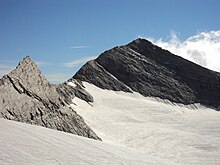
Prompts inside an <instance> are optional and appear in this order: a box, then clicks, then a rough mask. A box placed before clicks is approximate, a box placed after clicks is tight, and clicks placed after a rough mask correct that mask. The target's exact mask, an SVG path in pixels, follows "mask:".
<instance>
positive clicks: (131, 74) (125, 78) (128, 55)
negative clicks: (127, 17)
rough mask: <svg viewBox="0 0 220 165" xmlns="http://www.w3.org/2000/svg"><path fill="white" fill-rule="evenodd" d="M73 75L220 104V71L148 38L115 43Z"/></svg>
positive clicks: (105, 84) (111, 86)
mask: <svg viewBox="0 0 220 165" xmlns="http://www.w3.org/2000/svg"><path fill="white" fill-rule="evenodd" d="M73 78H74V79H79V80H82V81H87V82H90V83H92V84H94V85H96V86H98V87H101V88H103V89H111V90H116V91H119V90H121V91H125V92H131V91H132V90H133V91H136V92H139V93H141V94H142V95H144V96H152V97H159V98H161V99H168V100H170V101H172V102H175V103H183V104H192V103H202V104H204V105H208V106H214V107H218V106H219V105H220V74H219V73H217V72H214V71H211V70H209V69H206V68H204V67H201V66H199V65H197V64H195V63H193V62H190V61H188V60H185V59H183V58H181V57H179V56H176V55H174V54H172V53H170V52H169V51H167V50H164V49H162V48H160V47H157V46H156V45H153V44H152V43H150V42H149V41H147V40H145V39H136V40H134V41H132V42H131V43H129V44H128V45H125V46H120V47H115V48H113V49H110V50H108V51H106V52H104V53H102V54H101V55H100V56H99V57H98V58H97V59H95V60H92V61H90V62H88V63H86V64H85V65H84V66H83V67H82V68H81V69H80V70H79V71H78V72H77V73H76V74H75V75H74V76H73Z"/></svg>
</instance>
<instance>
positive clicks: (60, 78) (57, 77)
mask: <svg viewBox="0 0 220 165" xmlns="http://www.w3.org/2000/svg"><path fill="white" fill-rule="evenodd" d="M45 77H46V78H47V79H48V80H49V81H50V82H51V83H54V84H58V83H61V82H64V81H66V80H68V79H70V78H71V75H69V74H66V73H51V74H46V75H45Z"/></svg>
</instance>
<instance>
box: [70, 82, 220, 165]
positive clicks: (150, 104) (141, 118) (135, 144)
mask: <svg viewBox="0 0 220 165" xmlns="http://www.w3.org/2000/svg"><path fill="white" fill-rule="evenodd" d="M83 84H84V86H85V87H86V90H87V91H88V92H89V93H91V94H92V96H93V97H94V103H91V104H88V103H86V102H85V101H82V100H80V99H78V98H75V99H74V100H73V102H74V103H75V104H76V105H71V106H72V107H73V108H74V109H75V110H76V111H77V112H78V113H79V114H80V115H81V116H82V117H83V118H84V120H85V121H86V122H87V124H88V125H89V126H90V127H91V128H92V129H93V130H94V131H95V132H96V133H97V134H98V136H99V137H101V138H102V140H103V141H104V142H109V143H115V144H118V145H122V146H126V147H130V148H133V149H136V150H138V151H141V152H144V153H147V154H150V155H154V156H158V157H160V158H165V159H169V160H172V161H174V162H177V163H180V164H190V165H191V164H200V165H201V164H204V165H207V164H209V165H214V164H220V156H219V155H220V113H219V112H217V111H214V110H212V109H208V108H205V107H202V106H200V105H197V107H198V108H197V109H195V108H193V106H192V107H190V108H189V107H188V108H187V107H185V106H181V105H173V104H171V103H164V102H161V101H158V100H156V99H152V98H147V97H143V96H141V95H140V94H138V93H133V94H132V93H125V92H115V91H110V90H103V89H100V88H98V87H96V86H94V85H92V84H89V83H86V82H83Z"/></svg>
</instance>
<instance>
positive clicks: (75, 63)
mask: <svg viewBox="0 0 220 165" xmlns="http://www.w3.org/2000/svg"><path fill="white" fill-rule="evenodd" d="M95 58H96V56H90V57H84V58H81V59H78V60H74V61H71V62H67V63H64V67H67V68H74V67H76V66H79V65H80V64H83V63H86V62H87V61H89V60H92V59H95Z"/></svg>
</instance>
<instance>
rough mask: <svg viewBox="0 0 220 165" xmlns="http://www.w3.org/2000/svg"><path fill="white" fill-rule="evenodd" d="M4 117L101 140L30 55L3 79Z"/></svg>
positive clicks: (0, 104)
mask: <svg viewBox="0 0 220 165" xmlns="http://www.w3.org/2000/svg"><path fill="white" fill-rule="evenodd" d="M0 93H1V95H0V117H2V118H6V119H9V120H15V121H20V122H25V123H30V124H36V125H41V126H44V127H47V128H52V129H57V130H60V131H65V132H69V133H73V134H77V135H80V136H84V137H89V138H93V139H98V140H100V138H99V137H98V136H97V135H96V134H95V133H94V132H93V131H92V130H91V129H90V128H89V127H88V126H87V125H86V123H85V122H84V120H83V119H82V117H80V116H79V115H78V114H77V113H76V112H75V111H74V110H73V109H72V108H70V107H69V106H68V104H67V102H69V101H70V98H69V96H68V97H66V99H67V100H65V97H64V96H63V95H61V94H59V93H58V92H57V86H55V85H52V84H50V83H49V82H48V81H47V80H46V78H45V77H44V76H43V75H42V74H41V72H40V70H39V69H38V67H37V65H36V64H35V63H33V62H32V60H31V59H30V58H29V57H28V56H27V57H25V58H24V59H23V61H21V62H20V63H19V64H18V66H17V67H16V69H15V70H13V71H12V72H11V73H9V74H8V75H5V76H3V78H2V79H1V80H0Z"/></svg>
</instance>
